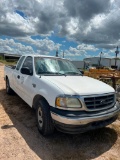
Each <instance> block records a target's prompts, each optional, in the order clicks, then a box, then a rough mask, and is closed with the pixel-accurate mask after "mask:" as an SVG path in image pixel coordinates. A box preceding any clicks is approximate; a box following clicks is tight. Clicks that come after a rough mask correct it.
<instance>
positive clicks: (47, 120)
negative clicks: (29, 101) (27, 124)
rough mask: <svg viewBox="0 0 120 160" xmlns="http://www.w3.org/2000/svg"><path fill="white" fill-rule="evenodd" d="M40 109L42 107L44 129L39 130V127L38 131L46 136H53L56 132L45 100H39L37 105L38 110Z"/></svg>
mask: <svg viewBox="0 0 120 160" xmlns="http://www.w3.org/2000/svg"><path fill="white" fill-rule="evenodd" d="M38 107H41V109H42V113H43V127H42V129H39V126H38V130H39V132H40V133H42V135H44V136H47V135H51V134H52V133H53V132H54V125H53V121H52V118H51V115H50V107H49V105H48V103H47V102H46V101H45V100H39V101H38V103H37V110H38ZM36 114H37V112H36Z"/></svg>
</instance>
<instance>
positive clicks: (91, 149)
mask: <svg viewBox="0 0 120 160" xmlns="http://www.w3.org/2000/svg"><path fill="white" fill-rule="evenodd" d="M3 69H4V66H3V65H0V159H1V160H39V159H42V160H90V159H95V160H119V159H120V121H119V120H120V119H118V120H117V121H116V122H114V123H113V124H112V125H109V126H108V127H105V128H103V129H99V130H95V131H91V132H87V133H84V134H79V135H68V134H64V133H60V132H57V131H56V132H55V134H53V135H52V136H51V137H49V138H45V137H43V136H42V135H40V134H39V132H38V130H37V127H36V119H35V112H34V110H32V109H31V108H30V107H29V106H28V105H27V104H26V103H25V102H24V101H23V100H22V99H21V98H19V97H18V96H17V95H13V96H8V95H7V94H6V91H5V82H4V71H3Z"/></svg>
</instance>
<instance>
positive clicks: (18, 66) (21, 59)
mask: <svg viewBox="0 0 120 160" xmlns="http://www.w3.org/2000/svg"><path fill="white" fill-rule="evenodd" d="M24 59H25V56H22V57H21V58H20V60H19V62H18V64H17V66H16V70H19V69H20V66H21V64H22V62H23V60H24Z"/></svg>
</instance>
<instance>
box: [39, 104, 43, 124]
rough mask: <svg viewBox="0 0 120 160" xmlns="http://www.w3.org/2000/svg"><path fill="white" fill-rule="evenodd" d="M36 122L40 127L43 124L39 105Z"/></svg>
mask: <svg viewBox="0 0 120 160" xmlns="http://www.w3.org/2000/svg"><path fill="white" fill-rule="evenodd" d="M38 123H39V126H40V127H42V126H43V117H42V110H41V108H40V107H39V108H38Z"/></svg>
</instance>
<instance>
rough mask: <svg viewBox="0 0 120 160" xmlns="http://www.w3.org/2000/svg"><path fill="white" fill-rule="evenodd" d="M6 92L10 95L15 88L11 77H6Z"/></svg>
mask: <svg viewBox="0 0 120 160" xmlns="http://www.w3.org/2000/svg"><path fill="white" fill-rule="evenodd" d="M6 93H7V94H10V95H11V94H13V90H12V88H11V87H10V83H9V79H6Z"/></svg>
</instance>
